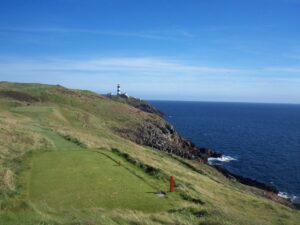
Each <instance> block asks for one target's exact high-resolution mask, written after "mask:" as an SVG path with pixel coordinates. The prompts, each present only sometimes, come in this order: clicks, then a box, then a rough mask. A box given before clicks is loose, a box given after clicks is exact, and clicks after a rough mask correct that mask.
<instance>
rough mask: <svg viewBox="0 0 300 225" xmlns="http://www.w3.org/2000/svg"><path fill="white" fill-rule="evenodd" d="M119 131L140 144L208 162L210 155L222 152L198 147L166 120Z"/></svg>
mask: <svg viewBox="0 0 300 225" xmlns="http://www.w3.org/2000/svg"><path fill="white" fill-rule="evenodd" d="M117 132H118V133H119V134H120V135H121V136H123V137H125V138H127V139H130V140H132V141H134V142H136V143H138V144H143V145H146V146H150V147H153V148H156V149H159V150H161V151H165V152H167V153H170V154H174V155H177V156H180V157H183V158H186V159H196V160H200V161H202V162H207V159H208V158H209V157H219V156H221V154H219V153H216V152H214V151H213V150H211V149H207V148H198V147H197V146H196V145H195V144H194V143H192V142H191V141H189V140H186V139H185V138H183V137H182V136H181V135H179V134H178V133H177V132H176V130H175V129H174V128H173V126H172V125H170V124H169V123H168V122H166V121H165V120H153V121H150V120H147V121H144V122H143V124H141V125H140V126H139V127H138V128H137V129H136V130H135V131H133V129H126V130H125V129H121V130H117Z"/></svg>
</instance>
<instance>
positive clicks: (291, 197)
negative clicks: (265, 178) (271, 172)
mask: <svg viewBox="0 0 300 225" xmlns="http://www.w3.org/2000/svg"><path fill="white" fill-rule="evenodd" d="M278 196H279V197H281V198H285V199H288V200H290V201H291V202H293V203H297V204H299V203H300V198H299V197H297V196H296V195H290V194H288V193H286V192H279V193H278Z"/></svg>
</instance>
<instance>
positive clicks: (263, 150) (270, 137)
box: [150, 101, 300, 202]
mask: <svg viewBox="0 0 300 225" xmlns="http://www.w3.org/2000/svg"><path fill="white" fill-rule="evenodd" d="M150 102H151V103H152V104H153V105H154V106H155V107H157V108H158V109H159V110H161V111H162V112H163V113H165V117H166V119H167V120H168V121H169V122H170V123H171V124H172V125H174V127H175V128H176V129H177V131H178V132H179V133H180V134H182V135H183V136H185V137H186V138H188V139H190V140H191V141H192V142H194V143H195V144H196V145H198V146H201V147H208V148H211V149H214V150H216V151H217V152H220V153H222V154H223V155H224V156H223V157H222V158H218V159H210V160H209V163H211V164H218V165H222V166H224V167H225V168H227V169H228V170H229V171H231V172H233V173H236V174H239V175H242V176H245V177H249V178H253V179H256V180H258V181H261V182H264V183H267V184H272V185H275V186H276V187H277V188H278V190H279V191H280V195H281V196H282V197H286V198H290V199H291V200H292V201H295V202H299V201H300V199H299V197H300V105H288V104H260V103H216V102H179V101H150Z"/></svg>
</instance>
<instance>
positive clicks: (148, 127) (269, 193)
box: [116, 100, 300, 209]
mask: <svg viewBox="0 0 300 225" xmlns="http://www.w3.org/2000/svg"><path fill="white" fill-rule="evenodd" d="M139 101H140V100H139ZM130 105H132V106H134V107H135V108H137V109H139V110H142V111H145V112H148V113H152V114H155V115H156V116H158V117H159V118H161V119H156V118H153V120H146V121H144V122H143V124H140V125H139V127H137V129H118V130H116V132H117V133H118V134H119V135H121V136H122V137H124V138H126V139H129V140H131V141H133V142H135V143H137V144H142V145H145V146H149V147H153V148H156V149H158V150H160V151H164V152H167V153H170V154H174V155H177V156H179V157H182V158H185V159H188V160H197V161H199V162H203V163H207V164H208V159H209V158H220V157H222V156H223V155H222V154H221V153H219V152H217V151H215V150H212V149H209V148H205V147H198V146H196V145H195V144H194V143H193V142H192V141H190V140H187V139H186V138H184V137H183V136H182V135H180V134H179V133H178V132H177V131H176V129H175V128H174V127H173V126H172V125H171V124H170V123H169V122H167V121H166V120H165V119H164V114H163V113H162V112H161V111H159V110H158V109H156V108H155V107H154V106H152V105H150V104H149V103H146V104H145V102H144V101H142V104H141V105H140V104H138V103H137V102H136V101H135V102H134V104H130ZM211 166H212V167H214V168H215V169H216V170H217V171H219V172H220V173H222V174H223V175H224V176H225V177H227V178H229V179H234V180H236V181H238V182H240V183H242V184H244V185H247V186H251V187H255V188H258V189H260V190H262V191H263V193H264V194H263V195H264V196H265V197H268V198H271V199H273V200H275V201H278V202H282V203H284V204H288V205H289V206H291V207H294V208H298V209H299V208H300V205H299V204H296V203H292V202H291V200H290V199H284V198H282V197H280V196H278V194H279V190H278V189H277V188H276V187H275V186H273V185H271V184H266V183H263V182H260V181H257V180H255V179H252V178H248V177H244V176H242V175H238V174H235V173H232V172H230V171H229V170H227V169H226V168H224V167H222V166H219V165H211Z"/></svg>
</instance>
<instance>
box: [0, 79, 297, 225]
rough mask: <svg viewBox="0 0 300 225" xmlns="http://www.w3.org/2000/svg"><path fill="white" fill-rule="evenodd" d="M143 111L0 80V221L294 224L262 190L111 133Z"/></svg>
mask: <svg viewBox="0 0 300 225" xmlns="http://www.w3.org/2000/svg"><path fill="white" fill-rule="evenodd" d="M146 120H147V121H153V120H155V121H159V120H162V118H161V117H159V116H157V115H155V114H151V113H146V112H144V111H141V110H140V109H138V108H135V107H132V106H130V105H128V104H124V103H122V102H117V101H113V100H111V99H108V98H106V97H102V96H99V95H97V94H95V93H92V92H89V91H80V90H69V89H66V88H63V87H61V86H58V85H57V86H49V85H42V84H15V83H4V82H2V83H0V224H5V225H6V224H8V225H9V224H12V225H16V224H22V225H23V224H28V225H29V224H70V225H71V224H215V225H219V224H220V225H221V224H232V225H234V224H245V225H257V224H261V225H263V224H265V225H274V224H275V225H276V224H278V225H279V224H280V225H289V224H290V225H297V224H299V221H300V212H299V211H296V210H294V209H292V208H290V207H288V206H285V205H284V204H280V203H276V202H274V201H272V200H270V199H267V198H265V197H263V195H265V193H263V191H261V190H258V189H256V188H251V187H247V186H244V185H242V184H240V183H237V182H235V181H233V180H228V179H227V178H225V177H224V176H223V175H221V174H220V173H218V172H217V171H216V170H215V169H213V168H211V167H209V166H207V165H205V164H203V163H199V162H197V161H191V160H184V159H182V158H179V157H177V156H173V155H169V154H166V153H164V152H161V151H157V150H156V149H153V148H150V147H145V146H141V145H138V144H136V143H133V142H131V141H130V140H127V139H125V138H122V137H120V136H119V135H118V134H117V133H116V132H115V131H116V130H118V129H123V130H126V129H127V130H135V129H138V127H139V125H140V124H141V123H143V121H146ZM170 175H173V176H174V177H175V181H176V187H175V192H174V193H168V178H169V176H170ZM160 191H164V192H167V195H166V196H165V197H159V196H157V195H156V194H155V193H156V192H160ZM270 198H276V197H275V196H272V195H271V194H270ZM277 200H279V199H277Z"/></svg>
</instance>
